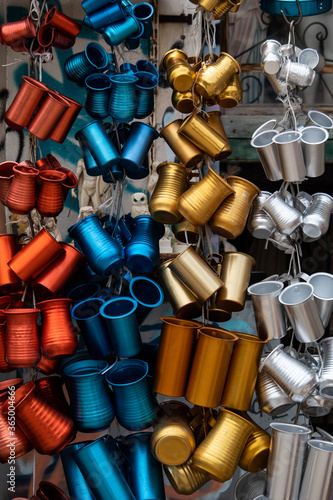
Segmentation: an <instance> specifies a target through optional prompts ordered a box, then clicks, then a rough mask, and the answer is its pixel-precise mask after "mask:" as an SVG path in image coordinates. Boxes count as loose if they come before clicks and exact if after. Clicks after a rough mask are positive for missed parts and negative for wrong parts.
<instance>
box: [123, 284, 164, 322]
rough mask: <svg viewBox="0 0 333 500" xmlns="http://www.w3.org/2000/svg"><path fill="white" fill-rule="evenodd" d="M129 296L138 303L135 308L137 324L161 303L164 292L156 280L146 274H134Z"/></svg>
mask: <svg viewBox="0 0 333 500" xmlns="http://www.w3.org/2000/svg"><path fill="white" fill-rule="evenodd" d="M129 293H130V294H131V297H133V299H134V300H136V302H137V303H138V307H137V308H136V317H137V320H138V323H139V325H141V324H142V323H143V322H144V320H145V319H146V318H147V316H148V314H149V313H150V311H151V310H152V309H153V308H154V307H158V306H160V305H161V304H162V303H163V300H164V293H163V290H162V288H161V287H160V285H159V284H158V283H156V281H154V280H152V279H150V278H147V277H146V276H136V277H135V278H133V279H132V281H131V282H130V286H129Z"/></svg>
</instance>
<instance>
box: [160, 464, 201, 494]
mask: <svg viewBox="0 0 333 500" xmlns="http://www.w3.org/2000/svg"><path fill="white" fill-rule="evenodd" d="M164 471H165V474H166V476H167V478H168V479H169V481H170V484H171V486H172V487H173V489H174V490H175V491H176V493H178V494H179V495H192V493H194V492H195V491H197V490H199V489H200V488H201V487H202V486H203V485H204V484H206V483H208V481H209V480H210V477H209V476H208V475H207V474H204V473H203V472H200V471H198V470H196V469H195V468H194V467H193V463H192V458H190V459H189V460H188V461H187V462H185V463H184V464H182V465H178V466H177V467H172V466H171V467H170V466H165V467H164Z"/></svg>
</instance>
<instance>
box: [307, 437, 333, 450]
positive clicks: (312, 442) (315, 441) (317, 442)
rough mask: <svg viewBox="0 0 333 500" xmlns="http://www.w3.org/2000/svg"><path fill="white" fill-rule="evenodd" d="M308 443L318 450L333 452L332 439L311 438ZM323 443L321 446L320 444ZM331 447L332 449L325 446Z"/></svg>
mask: <svg viewBox="0 0 333 500" xmlns="http://www.w3.org/2000/svg"><path fill="white" fill-rule="evenodd" d="M308 445H309V446H312V448H316V449H317V450H320V451H323V452H325V453H333V443H332V442H330V441H325V440H324V439H309V441H308ZM320 445H321V446H320ZM324 445H325V446H327V447H328V448H331V449H330V450H325V449H324V447H323V446H324Z"/></svg>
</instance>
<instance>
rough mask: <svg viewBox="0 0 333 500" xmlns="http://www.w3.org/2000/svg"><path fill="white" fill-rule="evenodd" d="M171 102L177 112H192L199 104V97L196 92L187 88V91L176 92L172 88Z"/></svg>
mask: <svg viewBox="0 0 333 500" xmlns="http://www.w3.org/2000/svg"><path fill="white" fill-rule="evenodd" d="M171 102H172V105H173V107H174V108H175V109H176V110H177V111H179V113H184V114H188V113H192V111H194V109H195V108H196V107H198V106H200V103H201V99H200V96H199V95H198V94H197V93H196V92H192V90H188V91H187V92H178V91H177V90H174V91H173V92H172V97H171Z"/></svg>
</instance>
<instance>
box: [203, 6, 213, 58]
mask: <svg viewBox="0 0 333 500" xmlns="http://www.w3.org/2000/svg"><path fill="white" fill-rule="evenodd" d="M203 16H204V38H205V42H206V45H207V46H208V50H209V53H210V54H212V53H213V48H215V47H216V42H215V37H216V25H215V19H214V14H213V12H207V11H206V10H205V11H204V14H203Z"/></svg>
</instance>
